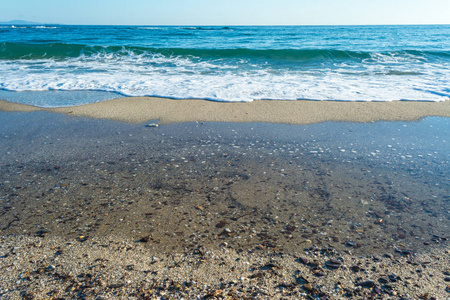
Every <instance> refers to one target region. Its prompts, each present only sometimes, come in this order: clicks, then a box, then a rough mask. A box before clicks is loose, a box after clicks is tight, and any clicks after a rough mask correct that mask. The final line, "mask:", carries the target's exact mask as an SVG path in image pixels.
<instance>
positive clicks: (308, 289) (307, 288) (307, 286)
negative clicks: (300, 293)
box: [303, 283, 314, 292]
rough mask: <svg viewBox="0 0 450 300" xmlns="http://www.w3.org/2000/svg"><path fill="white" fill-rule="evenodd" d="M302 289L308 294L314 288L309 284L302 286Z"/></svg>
mask: <svg viewBox="0 0 450 300" xmlns="http://www.w3.org/2000/svg"><path fill="white" fill-rule="evenodd" d="M303 289H304V290H305V291H308V292H311V291H313V290H314V288H313V286H312V284H311V283H307V284H304V285H303Z"/></svg>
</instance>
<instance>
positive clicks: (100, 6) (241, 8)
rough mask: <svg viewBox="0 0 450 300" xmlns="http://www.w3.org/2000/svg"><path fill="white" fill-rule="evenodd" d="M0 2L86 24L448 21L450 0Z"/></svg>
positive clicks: (41, 16)
mask: <svg viewBox="0 0 450 300" xmlns="http://www.w3.org/2000/svg"><path fill="white" fill-rule="evenodd" d="M2 2H3V3H2ZM0 7H1V10H0V21H10V20H17V19H19V20H27V21H33V22H41V23H59V24H83V25H376V24H450V13H449V12H450V0H63V1H61V0H39V1H37V0H14V1H7V0H0Z"/></svg>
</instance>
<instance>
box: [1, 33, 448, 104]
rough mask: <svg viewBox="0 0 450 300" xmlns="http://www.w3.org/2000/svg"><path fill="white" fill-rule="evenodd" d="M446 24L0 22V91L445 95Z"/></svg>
mask: <svg viewBox="0 0 450 300" xmlns="http://www.w3.org/2000/svg"><path fill="white" fill-rule="evenodd" d="M449 83H450V25H429V26H412V25H411V26H256V27H251V26H236V27H235V26H229V27H228V26H227V27H224V26H217V27H211V26H199V27H198V26H65V25H49V26H18V25H17V26H0V99H4V100H8V101H12V102H19V103H25V104H31V105H36V106H41V107H57V106H72V105H81V104H87V103H93V102H98V101H103V100H106V99H112V98H118V97H124V96H159V97H167V98H175V99H183V98H194V99H208V100H214V101H239V102H242V101H254V100H263V99H264V100H272V99H275V100H338V101H397V100H409V101H445V100H448V99H450V84H449Z"/></svg>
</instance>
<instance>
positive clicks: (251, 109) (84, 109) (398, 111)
mask: <svg viewBox="0 0 450 300" xmlns="http://www.w3.org/2000/svg"><path fill="white" fill-rule="evenodd" d="M0 110H2V111H22V112H26V111H38V110H45V111H52V112H57V113H64V114H70V115H75V116H84V117H92V118H102V119H112V120H118V121H125V122H133V123H141V122H146V121H149V120H159V121H160V122H161V123H162V124H168V123H175V122H195V121H198V122H201V121H202V122H250V123H252V122H253V123H254V122H265V123H284V124H312V123H318V122H326V121H347V122H373V121H380V120H387V121H411V120H418V119H420V118H423V117H426V116H441V117H450V101H444V102H420V101H393V102H342V101H341V102H339V101H274V100H266V101H253V102H248V103H245V102H242V103H229V102H215V101H207V100H171V99H165V98H152V97H130V98H121V99H113V100H108V101H103V102H98V103H94V104H88V105H82V106H74V107H59V108H48V109H42V108H38V107H33V106H29V105H22V104H15V103H10V102H6V101H0Z"/></svg>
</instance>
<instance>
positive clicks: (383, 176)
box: [0, 112, 450, 299]
mask: <svg viewBox="0 0 450 300" xmlns="http://www.w3.org/2000/svg"><path fill="white" fill-rule="evenodd" d="M0 122H1V126H0V127H1V128H2V133H1V136H0V168H1V170H2V172H1V174H0V188H1V194H0V201H1V202H0V206H1V207H2V209H1V212H0V214H1V217H0V230H1V234H2V236H3V237H4V239H8V238H9V239H12V238H16V237H18V236H21V235H25V236H28V235H31V236H37V237H38V238H42V239H48V238H54V239H61V238H62V239H67V240H72V241H75V242H79V241H85V240H86V241H87V242H89V241H90V240H95V239H101V238H105V237H106V238H107V239H108V238H110V239H113V240H119V241H121V240H123V241H131V242H132V243H133V242H136V241H141V243H139V245H140V247H141V246H142V247H143V249H146V251H150V252H151V253H154V255H163V254H164V253H165V255H167V253H169V254H170V253H178V254H180V255H181V254H184V255H186V254H188V253H195V252H196V251H199V250H198V249H203V250H201V251H202V252H204V251H223V249H227V251H232V252H233V253H237V254H239V253H242V254H243V253H245V254H246V255H253V256H256V257H258V256H260V257H262V258H263V257H267V255H272V254H274V253H277V254H283V255H291V256H293V257H299V256H302V255H305V252H306V253H307V254H308V253H309V254H308V255H311V254H312V253H316V255H319V256H320V255H325V256H328V255H329V256H330V257H341V256H349V257H353V258H355V257H358V256H362V257H367V256H368V255H372V256H373V255H375V256H379V257H381V256H382V255H384V254H387V255H390V256H392V257H398V258H400V257H406V260H407V259H408V258H412V257H413V256H415V255H419V254H420V255H423V254H426V253H428V251H431V250H433V251H435V250H436V249H437V250H436V251H446V250H445V249H448V242H447V238H448V232H449V230H448V227H449V225H450V221H449V220H450V211H449V210H450V208H449V195H448V191H449V190H450V187H449V181H448V178H449V177H450V176H449V175H450V174H449V168H448V159H449V152H448V144H447V143H448V141H447V140H446V139H448V136H449V128H450V127H449V123H448V119H447V118H437V117H430V118H427V119H425V120H422V121H417V122H376V123H336V122H334V123H333V122H329V123H321V124H315V125H304V126H298V125H274V124H262V123H248V124H239V123H199V124H197V123H195V122H191V123H178V124H171V125H163V126H160V127H157V128H148V127H145V124H124V123H117V122H114V121H105V120H94V119H85V118H80V117H70V116H64V115H59V114H53V113H49V112H34V113H5V112H4V113H1V114H0ZM7 241H8V240H7ZM439 249H440V250H439ZM435 255H438V254H435ZM406 260H405V263H406ZM444 267H445V266H444ZM313 271H314V270H313V269H311V270H310V272H313ZM314 272H315V271H314ZM314 272H313V273H312V274H315V273H314ZM327 276H328V275H327ZM330 276H331V275H330ZM442 276H444V275H442ZM319 277H321V276H319ZM331 278H332V277H330V280H331ZM333 280H334V279H333ZM440 280H441V279H440ZM442 280H443V279H442ZM303 284H305V283H303ZM352 284H353V283H352ZM372 288H373V287H372V286H371V287H370V288H369V289H368V290H367V291H366V292H370V291H372ZM380 288H381V286H380ZM444 289H445V287H444V288H442V289H441V290H439V291H437V292H439V295H445V293H446V292H445V291H444ZM383 291H384V290H383ZM301 292H302V293H305V289H304V288H303V289H301ZM307 293H308V291H306V294H307ZM383 293H384V292H383ZM385 294H387V295H388V294H389V293H388V292H386V293H385ZM414 295H416V294H414ZM263 298H264V297H263ZM356 298H357V297H356ZM356 298H355V299H356ZM332 299H334V298H332Z"/></svg>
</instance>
